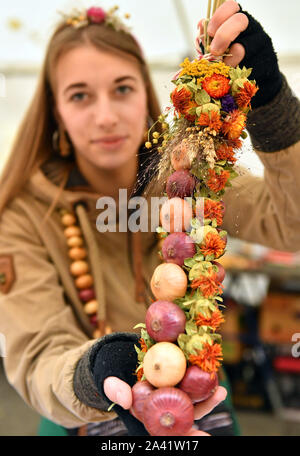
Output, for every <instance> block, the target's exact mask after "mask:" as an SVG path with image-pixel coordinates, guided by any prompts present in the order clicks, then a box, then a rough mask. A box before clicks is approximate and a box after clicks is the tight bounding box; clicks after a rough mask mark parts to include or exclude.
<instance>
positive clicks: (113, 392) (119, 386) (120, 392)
mask: <svg viewBox="0 0 300 456" xmlns="http://www.w3.org/2000/svg"><path fill="white" fill-rule="evenodd" d="M103 389H104V392H105V394H106V396H107V397H108V399H110V400H111V401H112V402H115V403H116V404H118V405H120V406H121V407H123V408H124V409H129V408H130V407H131V404H132V392H131V387H130V386H129V385H128V383H125V382H124V381H123V380H121V379H120V378H118V377H107V378H106V379H105V380H104V382H103Z"/></svg>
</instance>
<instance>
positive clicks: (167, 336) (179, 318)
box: [145, 301, 186, 342]
mask: <svg viewBox="0 0 300 456" xmlns="http://www.w3.org/2000/svg"><path fill="white" fill-rule="evenodd" d="M145 323H146V329H147V332H148V334H149V336H150V337H151V338H152V339H154V340H155V341H156V342H175V341H176V340H177V337H178V336H179V334H181V333H183V332H184V330H185V325H186V317H185V313H184V311H183V310H182V309H180V307H179V306H177V305H176V304H174V303H173V302H170V301H156V302H154V303H153V304H151V306H150V307H149V308H148V310H147V313H146V320H145Z"/></svg>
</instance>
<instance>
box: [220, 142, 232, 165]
mask: <svg viewBox="0 0 300 456" xmlns="http://www.w3.org/2000/svg"><path fill="white" fill-rule="evenodd" d="M216 154H217V158H218V160H226V161H229V162H231V163H235V162H236V158H235V156H234V152H233V147H230V146H228V145H227V144H225V143H224V144H221V145H220V146H219V147H218V149H217V150H216Z"/></svg>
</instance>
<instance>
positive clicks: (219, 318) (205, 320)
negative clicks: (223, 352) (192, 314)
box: [196, 309, 225, 332]
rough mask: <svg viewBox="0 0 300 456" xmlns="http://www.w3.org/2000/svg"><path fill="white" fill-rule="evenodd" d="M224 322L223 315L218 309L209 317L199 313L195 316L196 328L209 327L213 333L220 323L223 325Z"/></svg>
mask: <svg viewBox="0 0 300 456" xmlns="http://www.w3.org/2000/svg"><path fill="white" fill-rule="evenodd" d="M224 321H225V319H224V317H223V314H222V312H221V311H220V310H219V309H217V310H215V311H214V312H213V313H212V314H211V315H210V317H206V316H205V315H203V314H202V313H200V312H199V313H198V314H197V315H196V325H197V326H210V327H211V328H212V330H213V331H214V332H215V331H216V330H217V329H218V328H219V327H220V325H221V324H222V323H224Z"/></svg>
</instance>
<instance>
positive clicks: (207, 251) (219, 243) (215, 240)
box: [200, 232, 226, 258]
mask: <svg viewBox="0 0 300 456" xmlns="http://www.w3.org/2000/svg"><path fill="white" fill-rule="evenodd" d="M225 246H226V242H225V241H224V239H222V238H221V237H220V236H219V235H218V234H216V233H212V232H208V233H207V235H206V236H205V240H204V243H203V244H202V245H201V247H200V250H201V253H203V255H204V256H207V255H214V257H215V258H219V257H220V256H221V255H222V254H223V252H224V250H225Z"/></svg>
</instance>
